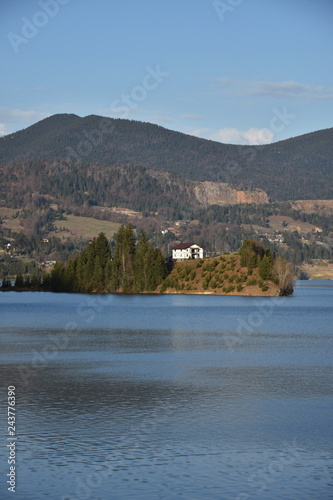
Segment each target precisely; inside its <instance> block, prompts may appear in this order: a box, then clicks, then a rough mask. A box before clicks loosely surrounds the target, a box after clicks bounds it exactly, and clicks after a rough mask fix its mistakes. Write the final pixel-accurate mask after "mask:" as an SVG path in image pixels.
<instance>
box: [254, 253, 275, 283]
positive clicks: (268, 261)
mask: <svg viewBox="0 0 333 500" xmlns="http://www.w3.org/2000/svg"><path fill="white" fill-rule="evenodd" d="M258 271H259V276H260V278H261V279H263V280H271V279H272V278H273V258H272V256H271V254H270V253H266V254H265V255H264V256H263V258H262V259H261V261H260V262H259V265H258Z"/></svg>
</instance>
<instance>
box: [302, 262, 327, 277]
mask: <svg viewBox="0 0 333 500" xmlns="http://www.w3.org/2000/svg"><path fill="white" fill-rule="evenodd" d="M300 268H301V270H302V271H304V272H305V273H306V274H307V275H308V276H309V279H310V280H333V263H329V262H328V260H314V261H313V264H303V265H302V266H300Z"/></svg>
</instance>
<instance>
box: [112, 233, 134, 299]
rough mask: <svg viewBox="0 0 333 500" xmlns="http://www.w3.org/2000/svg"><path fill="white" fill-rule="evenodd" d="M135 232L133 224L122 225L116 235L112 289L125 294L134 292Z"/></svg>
mask: <svg viewBox="0 0 333 500" xmlns="http://www.w3.org/2000/svg"><path fill="white" fill-rule="evenodd" d="M134 255H135V243H134V231H133V227H132V225H131V224H127V225H126V226H124V225H122V226H120V228H119V231H118V233H117V234H116V247H115V256H114V269H113V270H114V274H113V277H112V278H113V279H112V288H113V289H114V290H121V291H122V292H125V293H130V292H132V291H133V286H134V262H133V261H134Z"/></svg>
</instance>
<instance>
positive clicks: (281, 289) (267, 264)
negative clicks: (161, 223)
mask: <svg viewBox="0 0 333 500" xmlns="http://www.w3.org/2000/svg"><path fill="white" fill-rule="evenodd" d="M2 290H17V291H20V290H31V291H38V290H44V291H51V292H69V293H184V294H220V295H227V294H229V295H257V296H277V295H290V294H292V292H293V273H292V270H291V266H290V264H289V263H288V262H286V261H285V260H284V259H281V258H279V257H277V256H276V255H275V254H274V253H271V251H270V250H269V249H265V248H263V246H262V244H261V243H260V242H257V241H255V240H245V241H244V243H243V245H242V247H241V249H240V250H239V252H238V253H237V254H236V253H234V254H225V255H220V256H217V257H209V258H206V259H193V260H186V261H181V262H172V261H170V260H168V261H166V260H165V258H164V256H163V254H162V252H161V251H160V250H159V249H158V248H154V247H153V246H152V245H151V243H150V242H149V241H148V239H147V236H146V234H145V233H144V232H142V233H141V234H140V236H139V238H138V239H137V240H136V238H135V235H134V230H133V227H132V226H131V224H127V225H126V226H121V227H120V228H119V231H118V233H117V234H116V237H115V246H114V247H113V248H112V249H111V246H110V244H109V241H108V240H107V238H106V236H105V234H104V233H100V234H99V236H98V237H96V238H94V239H93V240H92V241H91V242H90V243H89V244H88V246H87V247H86V248H85V250H84V251H83V252H82V253H81V254H80V255H77V256H74V257H72V258H71V259H69V261H68V262H67V264H63V263H61V262H57V263H56V264H55V265H54V267H53V269H52V271H51V272H50V273H49V274H46V275H44V276H43V279H42V280H38V279H37V278H36V276H33V277H31V278H30V277H29V276H26V277H23V276H22V275H18V276H17V277H16V282H15V286H14V287H11V286H10V283H8V282H6V281H4V282H3V284H2Z"/></svg>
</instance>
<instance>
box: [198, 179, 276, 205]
mask: <svg viewBox="0 0 333 500" xmlns="http://www.w3.org/2000/svg"><path fill="white" fill-rule="evenodd" d="M193 184H194V194H195V196H196V198H197V200H198V202H199V203H200V204H201V205H236V204H238V203H255V204H256V205H260V204H263V203H269V197H268V195H267V193H265V191H263V190H262V189H258V188H252V189H250V188H249V189H237V188H236V187H232V186H230V184H223V183H220V182H209V181H205V182H193Z"/></svg>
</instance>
